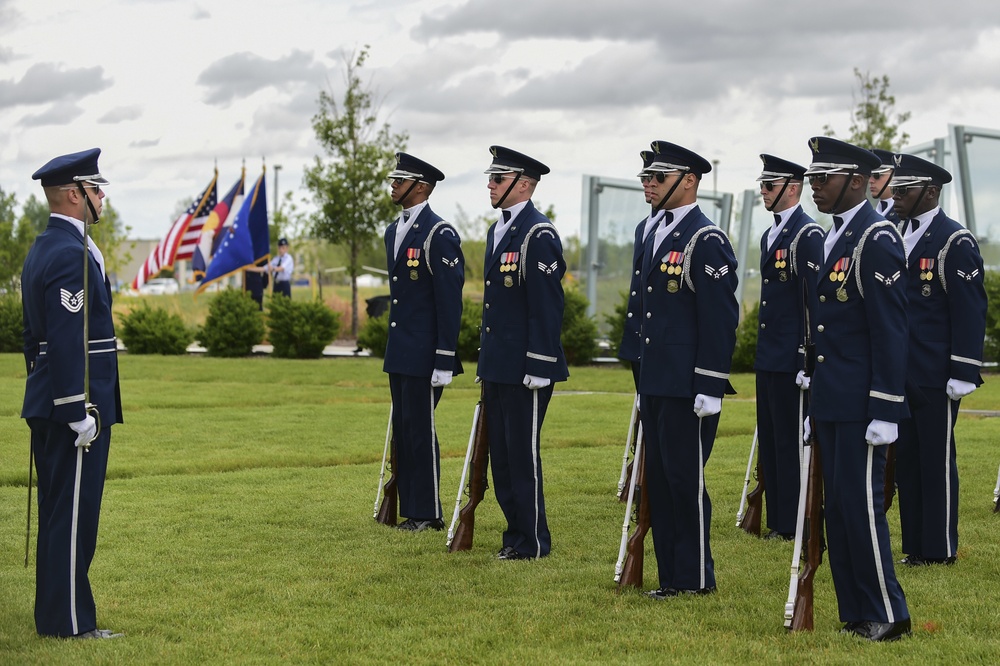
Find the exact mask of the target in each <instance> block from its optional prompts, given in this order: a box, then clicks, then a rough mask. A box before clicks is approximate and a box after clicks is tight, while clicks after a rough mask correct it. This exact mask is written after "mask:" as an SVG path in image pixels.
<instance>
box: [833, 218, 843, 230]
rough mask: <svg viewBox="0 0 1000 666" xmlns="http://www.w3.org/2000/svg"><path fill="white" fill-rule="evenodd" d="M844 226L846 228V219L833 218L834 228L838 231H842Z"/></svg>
mask: <svg viewBox="0 0 1000 666" xmlns="http://www.w3.org/2000/svg"><path fill="white" fill-rule="evenodd" d="M842 226H844V218H842V217H840V216H839V215H834V216H833V228H834V229H836V230H837V231H840V228H841V227H842Z"/></svg>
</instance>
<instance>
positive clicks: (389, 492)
mask: <svg viewBox="0 0 1000 666" xmlns="http://www.w3.org/2000/svg"><path fill="white" fill-rule="evenodd" d="M386 459H388V461H389V480H388V481H386V480H385V467H386ZM383 482H384V484H385V485H383ZM380 498H381V500H382V505H381V506H379V499H380ZM398 504H399V495H398V491H397V489H396V434H395V433H394V432H393V431H392V406H391V405H390V406H389V425H388V427H386V430H385V446H384V447H383V449H382V471H381V472H379V475H378V489H377V490H376V491H375V509H374V514H373V515H372V517H373V518H375V520H376V522H379V523H381V524H383V525H388V526H389V527H395V526H396V519H397V513H398Z"/></svg>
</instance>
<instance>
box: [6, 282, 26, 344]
mask: <svg viewBox="0 0 1000 666" xmlns="http://www.w3.org/2000/svg"><path fill="white" fill-rule="evenodd" d="M23 351H24V313H23V312H22V310H21V295H20V294H19V293H17V292H13V293H8V294H4V295H3V296H0V352H2V353H5V354H12V353H16V352H23Z"/></svg>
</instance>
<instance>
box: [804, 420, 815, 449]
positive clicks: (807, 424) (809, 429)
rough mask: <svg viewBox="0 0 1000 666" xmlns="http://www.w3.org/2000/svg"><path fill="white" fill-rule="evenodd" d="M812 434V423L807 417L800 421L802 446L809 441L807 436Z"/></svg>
mask: <svg viewBox="0 0 1000 666" xmlns="http://www.w3.org/2000/svg"><path fill="white" fill-rule="evenodd" d="M812 432H813V429H812V421H810V420H809V417H808V416H807V417H805V418H804V419H802V443H803V444H805V443H806V442H808V441H809V436H810V435H812Z"/></svg>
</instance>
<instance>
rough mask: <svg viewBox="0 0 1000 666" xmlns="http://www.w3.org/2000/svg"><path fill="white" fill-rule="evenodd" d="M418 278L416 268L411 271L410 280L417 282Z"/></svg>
mask: <svg viewBox="0 0 1000 666" xmlns="http://www.w3.org/2000/svg"><path fill="white" fill-rule="evenodd" d="M417 277H418V276H417V269H415V268H414V269H413V270H411V271H410V279H411V280H416V279H417Z"/></svg>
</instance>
